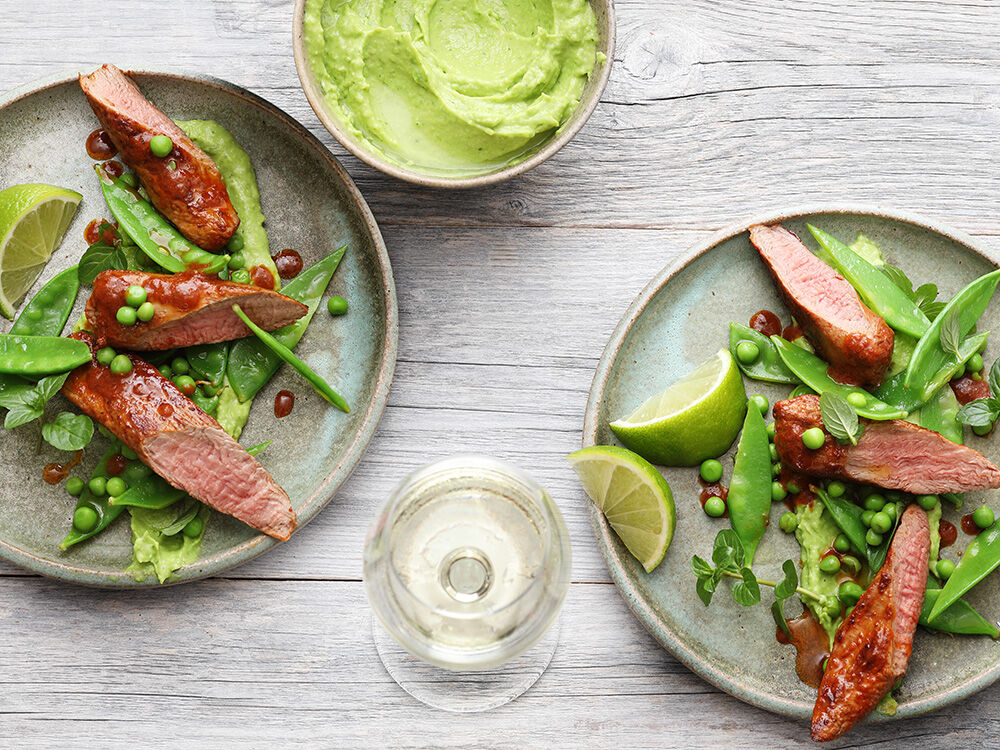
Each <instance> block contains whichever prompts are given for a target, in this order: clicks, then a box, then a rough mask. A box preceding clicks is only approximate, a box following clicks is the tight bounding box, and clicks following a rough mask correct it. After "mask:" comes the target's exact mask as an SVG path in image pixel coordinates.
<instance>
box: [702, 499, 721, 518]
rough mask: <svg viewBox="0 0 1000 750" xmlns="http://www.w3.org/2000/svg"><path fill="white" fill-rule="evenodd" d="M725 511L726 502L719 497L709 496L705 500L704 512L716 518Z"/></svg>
mask: <svg viewBox="0 0 1000 750" xmlns="http://www.w3.org/2000/svg"><path fill="white" fill-rule="evenodd" d="M725 512H726V503H725V501H724V500H723V499H722V498H721V497H710V498H708V500H706V501H705V513H706V514H708V515H709V516H711V517H712V518H718V517H719V516H721V515H722V514H723V513H725Z"/></svg>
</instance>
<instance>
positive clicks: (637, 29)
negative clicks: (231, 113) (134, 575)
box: [0, 0, 1000, 748]
mask: <svg viewBox="0 0 1000 750" xmlns="http://www.w3.org/2000/svg"><path fill="white" fill-rule="evenodd" d="M291 5H292V3H291V2H290V0H214V2H206V1H205V0H174V1H173V2H169V3H165V2H137V1H136V0H76V1H75V2H72V3H70V2H66V0H33V2H31V3H21V2H15V0H0V91H5V90H8V89H10V88H13V87H15V86H18V85H20V84H23V83H26V82H28V81H31V80H32V79H35V78H38V77H41V76H44V75H48V74H52V73H56V72H62V71H67V70H72V69H76V68H79V67H83V66H96V65H98V64H100V63H103V62H108V61H110V62H115V63H117V64H118V65H120V66H121V67H123V68H128V67H135V68H148V69H158V68H174V69H178V70H186V71H196V72H200V73H208V74H211V75H214V76H218V77H220V78H225V79H228V80H230V81H233V82H235V83H237V84H240V85H242V86H245V87H247V88H249V89H251V90H252V91H254V92H256V93H258V94H260V95H261V96H263V97H265V98H267V99H269V100H270V101H272V102H273V103H274V104H276V105H277V106H279V107H281V108H282V109H284V110H286V111H287V112H289V113H290V114H291V115H292V116H293V117H295V118H296V119H298V120H299V121H300V122H302V123H303V124H305V125H306V127H308V128H310V129H311V130H312V131H313V132H314V133H316V134H317V135H319V136H320V138H321V139H322V140H323V141H324V143H326V144H327V145H328V146H329V147H330V149H331V150H332V151H333V153H334V154H336V155H337V156H338V157H339V158H342V159H343V161H344V163H345V165H346V167H347V169H348V171H349V172H350V173H351V175H352V176H353V177H354V179H355V180H356V181H357V182H358V185H359V186H360V188H361V190H362V192H363V193H364V195H365V196H366V197H367V199H368V201H369V203H370V204H371V207H372V209H373V211H374V213H375V216H376V218H377V219H378V221H379V223H380V225H381V227H382V231H383V234H384V235H385V239H386V243H387V244H388V247H389V252H390V255H391V256H392V262H393V265H394V269H395V276H396V284H397V288H398V292H399V306H400V332H399V363H398V366H397V370H396V380H395V383H394V385H393V389H392V395H391V396H390V400H389V407H388V409H387V411H386V413H385V417H384V418H383V420H382V423H381V426H380V428H379V430H378V433H377V434H376V436H375V439H374V441H373V442H372V445H371V448H370V449H369V451H368V453H367V455H366V457H365V459H364V460H363V461H362V463H361V465H360V466H359V467H358V469H357V471H356V472H355V474H354V476H353V477H352V478H351V480H350V481H349V482H348V483H347V484H346V485H345V487H344V488H343V489H342V490H341V492H340V493H339V494H338V495H337V497H336V498H335V500H334V501H333V502H332V503H331V504H330V506H329V507H328V508H327V509H326V510H325V511H324V512H323V513H322V514H321V515H320V516H319V517H318V518H317V519H316V520H315V521H313V522H312V523H311V524H310V525H309V526H308V527H306V528H304V529H302V530H301V531H299V532H298V533H297V534H296V535H295V537H294V539H293V540H292V541H291V542H289V543H287V544H284V545H282V546H281V547H279V548H277V549H275V550H273V551H271V552H270V553H268V554H266V555H265V556H263V557H261V558H259V559H257V560H256V561H254V562H252V563H250V564H248V565H245V566H243V567H241V568H238V569H236V570H233V571H231V572H229V573H228V574H226V575H224V576H220V577H218V578H214V579H211V580H207V581H203V582H199V583H194V584H189V585H186V586H182V587H176V588H169V589H164V590H157V591H148V592H144V593H134V592H128V593H118V592H114V591H100V590H91V589H84V588H79V587H74V586H68V585H63V584H60V583H56V582H53V581H49V580H45V579H42V578H38V577H35V576H33V575H29V574H26V573H25V572H23V571H21V570H19V569H17V568H14V567H12V566H9V565H0V622H2V623H3V624H4V625H5V627H4V631H5V634H4V637H3V638H2V639H0V717H2V718H0V746H3V747H15V746H23V747H53V748H65V747H69V746H71V745H76V746H87V747H95V748H111V747H136V746H138V747H146V746H150V747H151V746H157V745H163V746H178V747H199V748H200V747H206V748H229V747H235V746H237V742H239V743H241V744H242V745H245V746H247V747H293V746H295V747H297V746H316V747H330V746H336V747H382V746H402V747H435V748H441V747H465V746H477V747H526V746H561V747H574V748H575V747H607V746H612V745H615V746H623V747H658V748H663V747H694V746H698V747H702V746H704V747H719V746H722V747H730V746H748V747H750V746H761V747H793V746H800V745H805V744H807V742H808V727H807V726H806V725H805V723H803V722H798V721H789V720H787V719H784V718H782V717H778V716H773V715H770V714H767V713H765V712H763V711H760V710H758V709H756V708H753V707H750V706H747V705H745V704H743V703H741V702H739V701H737V700H736V699H734V698H731V697H729V696H728V695H725V694H722V693H720V692H719V691H717V690H716V689H714V688H713V687H711V686H710V685H708V684H706V683H705V682H703V681H702V680H700V679H699V678H697V677H695V676H694V675H693V674H691V673H690V672H688V671H687V669H685V668H684V667H682V666H681V665H679V664H678V663H677V661H675V660H674V659H673V658H672V657H671V656H670V654H668V653H667V652H665V651H663V650H662V649H661V648H659V647H658V645H657V644H656V643H655V642H654V641H653V639H652V638H650V637H649V636H648V635H647V634H646V633H645V631H644V630H643V629H642V627H641V626H640V625H639V624H638V622H637V621H636V620H635V619H634V618H633V617H632V615H631V613H630V612H629V610H628V608H627V607H626V606H625V604H624V602H623V601H622V600H621V598H620V597H619V595H618V592H617V591H616V589H615V588H614V586H613V585H611V583H610V581H609V578H608V573H607V571H606V569H605V567H604V563H603V561H602V559H601V557H600V555H599V553H598V550H597V547H596V545H595V543H594V540H593V537H592V535H591V532H590V526H589V522H588V518H587V500H586V498H585V497H584V495H583V493H582V492H581V491H580V489H579V487H578V485H577V483H576V481H575V478H574V476H573V474H572V471H571V469H570V468H569V466H568V465H567V463H566V462H565V460H564V457H565V455H566V454H567V453H568V452H570V451H571V450H573V449H574V448H576V447H577V446H578V445H579V442H580V430H581V424H582V418H583V411H584V406H585V403H586V399H587V393H588V389H589V387H590V381H591V377H592V374H593V370H594V367H595V365H596V363H597V359H598V357H599V356H600V354H601V351H602V348H603V346H604V343H605V341H606V340H607V338H608V336H609V334H610V333H611V331H612V328H613V327H614V325H615V323H616V322H617V320H618V318H619V316H620V315H621V313H622V312H623V311H624V309H625V307H626V306H627V305H628V303H629V301H630V300H631V299H632V297H633V296H634V295H635V294H636V293H637V292H638V291H639V290H640V289H641V288H642V286H643V285H644V284H645V283H646V281H647V280H648V279H649V278H650V277H652V276H653V275H654V274H655V273H656V272H657V271H658V270H659V269H660V268H661V267H663V266H664V265H666V264H668V263H669V262H670V261H671V259H673V258H674V257H675V256H676V255H677V254H678V253H680V252H681V251H682V250H684V248H685V247H687V246H688V245H689V244H691V243H693V242H694V241H696V240H698V239H700V238H702V237H704V236H705V235H707V234H708V233H710V232H712V231H713V230H715V229H718V228H719V227H721V226H723V225H726V224H728V223H730V222H732V221H735V220H737V219H739V218H741V217H744V216H746V215H749V214H751V213H754V212H758V211H762V210H770V209H778V208H783V207H787V206H790V205H794V204H800V203H815V202H818V201H825V200H831V201H832V200H849V201H866V202H870V203H881V204H883V205H886V206H892V207H896V208H903V209H910V210H913V211H916V212H919V213H922V214H925V215H927V216H930V217H935V218H938V219H940V220H942V221H945V222H947V223H950V224H951V225H953V226H955V227H958V228H960V229H963V230H965V231H967V232H969V233H971V234H973V235H975V236H977V237H978V238H980V239H981V240H982V241H983V242H984V243H986V244H990V243H994V242H997V241H998V240H997V239H995V237H996V236H997V235H1000V192H998V191H997V189H996V188H997V179H996V177H995V169H996V153H997V152H996V143H997V132H998V131H1000V32H998V27H1000V6H998V5H997V4H996V3H994V2H992V1H991V0H978V1H977V0H953V1H947V0H934V1H930V0H904V1H902V2H900V1H899V0H845V1H844V2H835V3H834V2H824V1H822V0H684V1H681V0H654V1H650V0H620V2H619V6H618V52H617V55H616V59H615V65H614V71H613V72H612V75H611V82H610V84H609V86H608V88H607V91H606V93H605V95H604V99H603V102H602V103H601V105H600V106H599V107H598V109H597V111H596V113H595V114H594V116H593V118H592V119H591V121H590V123H589V124H588V125H587V127H586V128H585V129H584V130H583V132H582V133H580V134H579V136H578V137H577V138H576V139H575V141H574V142H573V143H571V144H570V145H569V146H568V147H567V148H565V149H564V150H563V151H562V152H561V153H560V154H558V155H557V156H556V157H555V158H553V159H552V160H551V161H549V162H548V163H546V164H545V165H543V166H542V167H540V168H538V169H536V170H535V171H534V172H532V173H530V174H528V175H527V176H525V177H522V178H520V179H517V180H515V181H513V182H510V183H507V184H504V185H500V186H497V187H494V188H491V189H486V190H480V191H475V192H465V193H450V192H433V191H429V190H423V189H419V188H416V187H412V186H410V185H406V184H403V183H400V182H396V181H393V180H391V179H388V178H386V177H384V176H382V175H381V174H380V173H378V172H376V171H374V170H372V169H370V168H369V167H367V166H365V165H363V164H361V163H359V162H358V161H357V160H355V159H354V158H351V157H348V156H346V154H345V152H344V150H343V149H342V148H340V147H339V145H338V144H336V143H335V142H334V141H333V140H332V138H330V137H329V136H328V135H327V134H326V132H325V131H324V130H323V128H322V126H321V125H320V123H319V121H318V120H317V118H316V117H315V115H314V114H313V112H312V110H311V109H310V108H309V105H308V104H307V102H306V100H305V97H304V95H303V94H302V91H301V90H300V88H299V85H298V79H297V77H296V74H295V68H294V65H293V62H292V49H291ZM3 138H4V136H3V134H2V133H0V148H4V147H5V146H4V141H3ZM69 146H70V144H67V147H69ZM463 451H464V452H468V451H473V452H481V453H487V454H492V455H496V456H498V457H501V458H505V459H508V460H511V461H513V462H516V463H517V464H519V465H521V466H522V467H523V468H525V469H526V470H528V471H529V472H531V473H532V474H534V475H535V476H536V477H537V478H538V479H539V480H540V481H541V482H542V483H543V484H544V485H545V486H546V487H548V488H549V490H550V491H551V493H552V495H553V496H554V497H555V498H556V499H557V501H558V503H559V505H560V507H561V508H562V510H563V513H564V514H565V517H566V520H567V523H568V525H569V528H570V533H571V536H572V540H573V546H574V560H573V585H572V587H571V590H570V594H569V597H568V599H567V602H566V607H565V611H564V614H563V617H562V640H561V643H560V645H559V649H558V651H557V653H556V656H555V659H554V661H553V662H552V665H551V667H550V668H549V670H548V671H547V672H546V673H545V674H544V675H543V677H542V678H541V680H540V681H539V682H538V683H537V684H536V685H535V687H534V688H533V689H532V690H531V691H530V692H528V693H527V694H526V695H524V696H523V697H522V698H520V699H519V700H517V701H516V702H514V703H512V704H509V705H507V706H504V707H503V708H501V709H498V710H495V711H492V712H489V713H486V714H479V715H464V716H463V715H451V714H446V713H442V712H438V711H434V710H431V709H428V708H426V707H424V706H423V705H421V704H418V703H417V702H415V701H414V700H413V699H411V698H410V697H409V696H408V695H407V694H406V693H404V692H403V691H402V690H401V689H400V688H399V687H398V686H397V685H396V684H395V683H394V682H393V681H392V679H391V678H390V677H389V675H388V674H387V673H386V672H385V670H384V669H383V668H382V665H381V663H380V662H379V660H378V657H377V655H376V654H375V651H374V647H373V645H372V641H371V635H370V630H369V628H370V614H369V610H368V606H367V604H366V601H365V597H364V592H363V588H362V584H361V582H360V573H361V550H362V543H363V539H364V534H365V530H366V527H367V525H368V523H369V521H370V520H371V518H372V517H373V515H374V513H375V510H376V508H377V507H378V505H379V504H380V503H381V502H382V500H383V499H384V498H385V496H386V494H387V493H388V491H389V490H390V488H391V487H392V486H393V485H394V484H395V483H396V482H397V481H398V480H399V479H400V478H401V477H402V476H403V475H404V474H406V473H407V472H408V471H410V470H411V469H413V468H415V467H417V466H419V465H421V464H423V463H425V462H427V461H429V460H431V459H434V458H438V457H441V456H445V455H448V454H452V453H456V452H463ZM998 704H1000V685H997V686H994V687H993V688H990V689H987V690H985V691H983V692H982V693H980V694H979V695H976V696H974V697H972V698H970V699H968V700H966V701H964V702H963V703H961V704H959V705H957V706H954V707H952V708H949V709H947V710H944V711H940V712H938V713H936V714H932V715H929V716H925V717H922V718H918V719H913V720H910V721H905V722H901V723H898V724H891V725H888V724H882V725H881V726H878V727H861V728H859V729H857V730H856V731H854V732H853V733H852V734H851V735H849V737H848V739H847V740H846V743H843V744H842V746H845V747H846V746H859V745H862V744H865V743H872V744H879V745H880V746H888V745H893V744H895V743H897V742H900V743H904V742H905V744H914V743H919V746H920V747H933V746H943V745H944V744H945V743H947V744H948V746H949V747H950V748H955V747H962V748H966V747H967V748H972V747H980V746H982V747H990V746H995V745H996V742H997V740H996V736H997V733H998V732H1000V721H998V719H997V714H995V713H994V712H995V711H997V709H998Z"/></svg>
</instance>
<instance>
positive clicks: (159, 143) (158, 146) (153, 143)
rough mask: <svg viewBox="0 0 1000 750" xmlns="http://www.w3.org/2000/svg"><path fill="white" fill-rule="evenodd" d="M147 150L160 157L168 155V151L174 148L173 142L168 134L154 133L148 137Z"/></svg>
mask: <svg viewBox="0 0 1000 750" xmlns="http://www.w3.org/2000/svg"><path fill="white" fill-rule="evenodd" d="M149 150H150V151H152V152H153V156H158V157H160V158H161V159H162V158H163V157H164V156H169V155H170V152H171V151H173V150H174V142H173V141H172V140H170V136H167V135H154V136H153V137H152V138H150V139H149Z"/></svg>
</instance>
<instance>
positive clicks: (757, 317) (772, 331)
mask: <svg viewBox="0 0 1000 750" xmlns="http://www.w3.org/2000/svg"><path fill="white" fill-rule="evenodd" d="M750 327H751V328H753V329H754V330H755V331H757V333H762V334H764V335H765V336H777V335H778V334H779V333H781V319H780V318H778V316H777V315H775V314H774V313H773V312H771V311H770V310H759V311H757V312H755V313H754V314H753V315H752V316H751V317H750Z"/></svg>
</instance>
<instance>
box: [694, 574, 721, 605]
mask: <svg viewBox="0 0 1000 750" xmlns="http://www.w3.org/2000/svg"><path fill="white" fill-rule="evenodd" d="M716 583H718V581H716V580H715V578H714V577H709V578H699V579H698V582H697V583H696V584H695V591H697V592H698V598H699V599H701V600H702V601H703V602H704V603H705V606H706V607H707V606H708V605H709V604H711V603H712V594H714V593H715V584H716Z"/></svg>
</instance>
